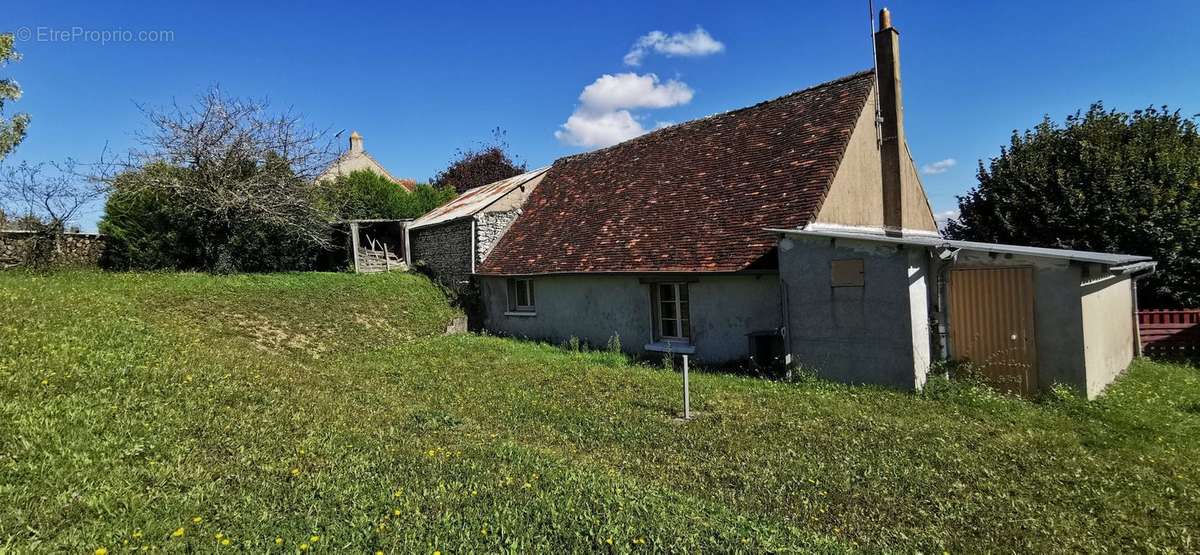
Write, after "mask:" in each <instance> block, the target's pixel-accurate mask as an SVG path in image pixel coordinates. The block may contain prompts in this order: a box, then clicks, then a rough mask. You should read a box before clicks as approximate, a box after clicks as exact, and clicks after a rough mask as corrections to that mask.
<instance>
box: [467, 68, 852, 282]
mask: <svg viewBox="0 0 1200 555" xmlns="http://www.w3.org/2000/svg"><path fill="white" fill-rule="evenodd" d="M873 83H874V77H873V74H872V73H871V72H869V71H867V72H860V73H855V74H853V75H849V76H846V77H843V78H840V79H837V80H834V81H830V82H828V83H823V84H821V85H817V86H815V87H811V88H808V89H805V90H802V91H798V92H795V93H792V94H789V95H786V96H782V97H780V98H777V99H775V100H770V101H767V102H762V103H760V104H756V105H754V106H751V107H748V108H743V109H740V110H735V111H732V112H727V113H723V114H717V115H714V116H709V117H706V118H703V119H699V120H695V121H691V122H687V123H682V124H679V125H675V126H672V127H667V128H664V129H660V130H658V131H654V132H651V133H648V134H646V135H642V136H641V137H638V138H635V139H631V140H629V141H625V142H623V143H620V144H617V145H615V146H611V147H608V148H605V149H601V150H597V151H594V152H590V153H586V154H580V155H576V156H571V157H567V158H563V159H560V160H558V161H556V162H555V163H554V165H553V166H551V168H550V171H549V172H548V173H547V174H546V177H545V178H544V179H543V180H542V183H541V184H540V185H539V186H538V187H537V189H536V190H534V192H533V194H532V195H531V196H530V198H529V200H528V201H527V202H526V204H525V212H524V214H523V215H522V216H521V217H520V218H518V219H517V220H516V222H514V223H513V225H512V227H511V228H509V230H508V232H507V233H506V234H505V235H504V237H503V238H502V239H501V241H500V243H499V244H498V245H497V246H496V248H495V249H493V251H492V254H491V255H490V256H489V257H488V258H487V259H486V260H485V261H484V262H483V264H482V265H481V266H480V267H479V268H478V270H477V271H478V272H479V273H481V274H490V275H532V274H552V273H582V272H613V273H618V272H732V271H739V270H744V269H747V268H750V267H752V265H754V263H755V262H756V261H759V260H760V259H765V258H766V257H768V256H769V255H770V254H772V252H773V248H774V247H775V244H776V237H775V236H774V235H773V234H772V233H770V232H768V231H766V230H765V228H768V227H800V226H802V225H804V224H805V223H806V222H808V221H809V220H810V219H811V218H812V217H813V215H814V214H816V212H817V211H818V210H819V209H820V206H821V203H822V201H823V200H824V198H825V195H826V193H827V191H828V189H829V186H830V183H831V182H832V181H833V177H834V174H835V172H836V171H837V169H838V166H839V165H840V163H841V158H842V155H843V153H844V151H845V149H846V144H847V142H848V140H849V138H850V135H851V132H852V131H853V129H854V126H855V123H856V121H857V119H858V117H859V115H860V114H861V113H862V110H863V107H864V106H865V102H866V101H867V99H868V98H869V96H870V93H871V90H872V87H873ZM755 267H756V266H755Z"/></svg>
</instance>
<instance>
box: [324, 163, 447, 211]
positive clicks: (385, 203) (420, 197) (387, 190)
mask: <svg viewBox="0 0 1200 555" xmlns="http://www.w3.org/2000/svg"><path fill="white" fill-rule="evenodd" d="M318 191H319V193H318V194H319V197H320V202H321V204H322V206H324V207H325V209H326V210H327V211H328V212H330V213H332V214H337V215H338V217H339V218H340V219H343V220H370V219H383V220H401V219H415V218H418V217H420V216H421V215H423V214H425V213H426V212H429V211H430V210H433V209H434V208H437V207H439V206H441V205H443V204H445V203H447V202H450V200H452V199H453V198H454V197H455V196H456V193H455V192H454V189H453V188H452V187H434V186H432V185H428V184H419V185H416V187H415V188H414V189H413V190H412V191H409V190H408V189H405V188H404V187H401V186H400V185H398V184H396V183H395V182H393V181H392V180H390V179H388V178H386V177H384V176H382V175H379V174H377V173H375V172H373V171H370V170H358V171H354V172H351V173H350V174H349V175H339V176H337V177H336V178H334V179H327V180H324V181H322V182H321V183H319V184H318Z"/></svg>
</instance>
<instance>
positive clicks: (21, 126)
mask: <svg viewBox="0 0 1200 555" xmlns="http://www.w3.org/2000/svg"><path fill="white" fill-rule="evenodd" d="M13 38H15V37H14V35H13V34H12V33H0V68H2V67H4V66H7V65H8V64H10V63H13V62H17V61H20V59H21V54H20V53H19V52H17V51H16V49H15V48H13ZM20 99H21V86H20V85H18V84H17V82H16V81H14V80H12V79H9V78H7V77H5V78H0V160H3V159H4V157H5V156H8V154H9V153H10V152H12V151H13V149H14V148H16V147H17V145H19V144H21V141H22V140H24V139H25V132H26V130H27V129H28V128H29V114H26V113H17V114H13V115H12V116H10V117H8V118H5V117H4V105H5V104H6V103H8V102H10V101H14V100H20Z"/></svg>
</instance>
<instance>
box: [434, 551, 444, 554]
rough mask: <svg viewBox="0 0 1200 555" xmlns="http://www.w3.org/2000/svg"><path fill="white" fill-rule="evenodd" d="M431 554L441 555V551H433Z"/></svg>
mask: <svg viewBox="0 0 1200 555" xmlns="http://www.w3.org/2000/svg"><path fill="white" fill-rule="evenodd" d="M433 555H442V552H441V551H434V552H433Z"/></svg>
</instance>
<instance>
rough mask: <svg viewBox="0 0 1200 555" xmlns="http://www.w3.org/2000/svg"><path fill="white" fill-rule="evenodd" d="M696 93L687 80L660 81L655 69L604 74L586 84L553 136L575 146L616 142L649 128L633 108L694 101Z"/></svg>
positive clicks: (667, 106)
mask: <svg viewBox="0 0 1200 555" xmlns="http://www.w3.org/2000/svg"><path fill="white" fill-rule="evenodd" d="M694 95H695V93H694V92H693V91H692V89H691V87H689V86H688V85H687V83H684V82H682V81H677V80H674V79H671V80H669V81H667V82H665V83H664V82H660V81H659V79H658V76H657V75H655V74H653V73H648V74H645V75H638V74H636V73H618V74H616V75H609V74H605V75H601V76H600V77H599V78H598V79H596V81H595V82H594V83H592V84H590V85H588V86H587V87H584V89H583V92H582V93H580V94H579V102H580V105H579V107H578V108H576V109H575V113H573V114H571V117H569V118H567V122H566V123H564V124H562V128H561V129H559V130H558V131H555V132H554V136H555V138H557V139H558V140H560V141H562V142H564V143H567V144H571V145H576V146H583V147H596V146H609V145H614V144H617V143H619V142H621V141H625V140H628V139H632V138H634V137H637V136H638V135H641V134H643V133H645V132H646V129H645V128H644V127H642V124H641V123H640V122H639V121H638V120H637V119H636V118H635V117H634V116H633V114H632V113H631V112H630V110H632V109H638V108H649V109H653V108H670V107H672V106H679V105H681V104H687V103H688V102H691V101H692V97H693V96H694Z"/></svg>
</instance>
